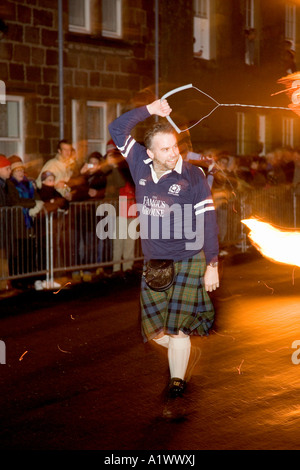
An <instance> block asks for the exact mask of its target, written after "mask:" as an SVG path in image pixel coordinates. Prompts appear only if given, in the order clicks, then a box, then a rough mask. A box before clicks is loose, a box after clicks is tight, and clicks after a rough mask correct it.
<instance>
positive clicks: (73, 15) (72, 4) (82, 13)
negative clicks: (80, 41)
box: [69, 0, 91, 33]
mask: <svg viewBox="0 0 300 470" xmlns="http://www.w3.org/2000/svg"><path fill="white" fill-rule="evenodd" d="M90 17H91V13H90V0H69V30H70V31H73V32H76V33H90V32H91V25H90Z"/></svg>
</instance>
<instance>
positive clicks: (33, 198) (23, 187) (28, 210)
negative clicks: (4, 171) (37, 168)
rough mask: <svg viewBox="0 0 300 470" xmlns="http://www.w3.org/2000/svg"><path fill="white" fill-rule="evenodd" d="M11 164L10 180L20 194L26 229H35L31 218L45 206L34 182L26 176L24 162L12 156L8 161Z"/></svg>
mask: <svg viewBox="0 0 300 470" xmlns="http://www.w3.org/2000/svg"><path fill="white" fill-rule="evenodd" d="M8 160H9V161H10V163H11V177H10V180H11V181H12V183H13V184H14V186H15V187H16V189H17V192H18V196H19V197H18V202H17V205H18V206H21V207H23V214H24V220H25V226H26V229H30V228H32V227H33V220H32V217H31V216H34V215H36V214H37V213H38V212H39V211H40V210H41V208H42V206H43V204H42V202H41V201H39V200H38V195H37V193H36V190H35V186H34V183H33V181H32V180H30V179H29V178H28V177H27V176H26V174H25V166H24V163H23V161H22V160H21V158H20V157H18V156H17V155H12V156H11V157H9V159H8Z"/></svg>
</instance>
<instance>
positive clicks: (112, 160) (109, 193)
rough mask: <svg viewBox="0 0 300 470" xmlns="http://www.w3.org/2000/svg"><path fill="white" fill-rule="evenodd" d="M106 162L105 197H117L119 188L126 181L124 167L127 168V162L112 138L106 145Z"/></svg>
mask: <svg viewBox="0 0 300 470" xmlns="http://www.w3.org/2000/svg"><path fill="white" fill-rule="evenodd" d="M106 163H107V165H108V173H107V183H106V191H105V197H106V198H118V197H119V191H120V188H122V187H123V186H125V183H126V177H125V175H124V169H125V168H127V163H126V161H125V159H124V157H123V156H122V155H121V153H120V152H119V150H118V149H117V147H116V145H115V143H114V141H113V140H109V141H108V142H107V145H106Z"/></svg>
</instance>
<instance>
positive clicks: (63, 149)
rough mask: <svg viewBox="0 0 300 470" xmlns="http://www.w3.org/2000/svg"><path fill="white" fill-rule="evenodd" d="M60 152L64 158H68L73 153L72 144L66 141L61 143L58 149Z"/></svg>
mask: <svg viewBox="0 0 300 470" xmlns="http://www.w3.org/2000/svg"><path fill="white" fill-rule="evenodd" d="M58 153H59V155H60V158H61V159H62V160H68V159H69V158H70V157H71V154H72V145H70V144H65V143H62V144H60V149H59V150H58Z"/></svg>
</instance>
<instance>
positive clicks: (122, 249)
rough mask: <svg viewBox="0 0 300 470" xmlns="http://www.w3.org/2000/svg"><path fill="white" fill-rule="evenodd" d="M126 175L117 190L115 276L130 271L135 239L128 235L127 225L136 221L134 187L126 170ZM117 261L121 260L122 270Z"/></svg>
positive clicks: (114, 243) (114, 241) (114, 251)
mask: <svg viewBox="0 0 300 470" xmlns="http://www.w3.org/2000/svg"><path fill="white" fill-rule="evenodd" d="M125 175H126V183H125V185H124V186H123V187H122V188H120V190H119V196H120V197H119V214H117V220H116V238H115V239H114V240H113V261H114V265H113V273H114V274H115V275H123V274H124V273H125V274H126V273H128V272H130V271H131V270H132V267H133V261H134V260H133V258H134V249H135V238H132V236H130V233H129V230H128V229H129V224H130V223H131V222H132V221H133V219H136V217H137V214H136V208H134V206H135V186H134V182H133V180H132V177H131V175H130V171H129V169H128V171H127V172H125V171H124V176H125ZM119 260H123V263H122V270H123V271H121V263H119V262H118V261H119Z"/></svg>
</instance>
